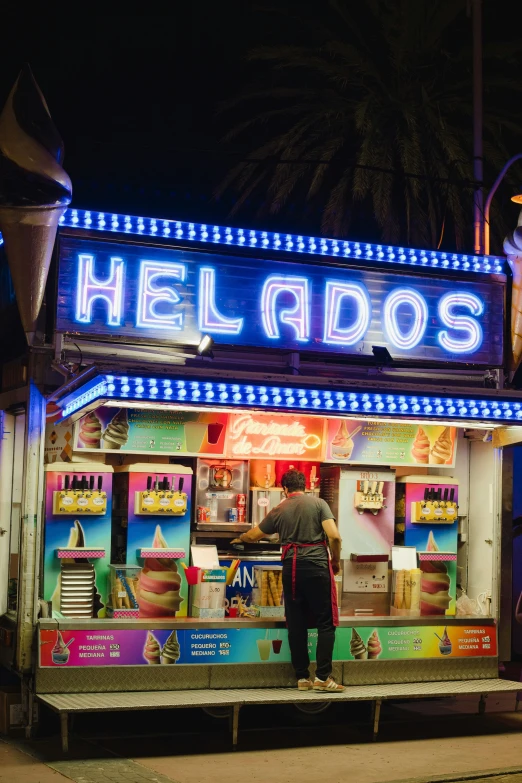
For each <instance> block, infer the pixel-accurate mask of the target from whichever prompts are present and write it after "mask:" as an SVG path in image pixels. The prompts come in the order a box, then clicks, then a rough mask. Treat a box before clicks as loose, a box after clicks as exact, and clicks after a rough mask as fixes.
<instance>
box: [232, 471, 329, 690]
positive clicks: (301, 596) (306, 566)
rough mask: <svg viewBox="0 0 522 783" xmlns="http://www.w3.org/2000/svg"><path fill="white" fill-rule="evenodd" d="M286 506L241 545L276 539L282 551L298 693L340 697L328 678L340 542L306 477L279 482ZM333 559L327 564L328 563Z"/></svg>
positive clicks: (296, 473)
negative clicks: (311, 641) (311, 644)
mask: <svg viewBox="0 0 522 783" xmlns="http://www.w3.org/2000/svg"><path fill="white" fill-rule="evenodd" d="M281 484H282V486H283V491H284V493H285V500H283V501H282V503H280V504H279V505H278V506H276V508H274V509H272V511H270V513H268V514H267V516H266V517H265V518H264V520H263V521H262V522H261V524H260V525H258V526H257V527H255V528H253V529H252V530H249V531H248V532H247V533H243V534H242V535H241V536H240V538H239V539H238V540H239V541H242V542H244V543H253V542H255V541H259V540H260V539H261V538H263V536H265V535H272V534H273V533H278V535H279V540H280V542H281V544H282V548H283V554H282V558H283V592H284V597H285V614H286V624H287V627H288V642H289V644H290V652H291V655H292V665H293V667H294V669H295V673H296V675H297V687H298V689H299V690H302V691H308V690H315V691H321V692H323V693H324V692H326V693H339V692H341V691H343V690H344V687H343V686H342V685H338V684H337V683H336V682H335V680H334V679H333V678H332V658H333V648H334V642H335V628H336V626H337V625H338V624H339V612H338V608H337V591H336V586H335V581H334V575H335V574H338V573H339V571H340V568H341V566H340V560H341V537H340V535H339V531H338V529H337V525H336V524H335V520H334V517H333V514H332V512H331V510H330V507H329V506H328V504H327V503H326V502H325V501H324V500H321V499H320V498H317V497H315V495H306V494H305V488H306V479H305V475H304V473H301V472H300V471H298V470H289V471H288V472H287V473H285V474H284V475H283V478H282V480H281ZM330 554H331V558H330ZM309 625H311V627H317V668H316V676H315V680H314V681H312V680H311V679H310V671H309V665H310V659H309V657H308V627H309Z"/></svg>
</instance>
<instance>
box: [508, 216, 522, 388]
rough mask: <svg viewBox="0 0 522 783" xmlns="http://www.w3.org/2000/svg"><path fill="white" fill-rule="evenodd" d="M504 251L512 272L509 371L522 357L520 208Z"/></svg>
mask: <svg viewBox="0 0 522 783" xmlns="http://www.w3.org/2000/svg"><path fill="white" fill-rule="evenodd" d="M504 253H505V254H506V255H507V260H508V264H509V266H510V267H511V272H512V274H513V287H512V296H511V371H512V372H513V373H514V372H516V370H517V368H518V366H519V364H520V360H521V359H522V210H521V212H520V215H519V217H518V224H517V228H516V229H515V230H514V231H513V233H512V234H510V235H509V236H507V237H506V238H505V240H504Z"/></svg>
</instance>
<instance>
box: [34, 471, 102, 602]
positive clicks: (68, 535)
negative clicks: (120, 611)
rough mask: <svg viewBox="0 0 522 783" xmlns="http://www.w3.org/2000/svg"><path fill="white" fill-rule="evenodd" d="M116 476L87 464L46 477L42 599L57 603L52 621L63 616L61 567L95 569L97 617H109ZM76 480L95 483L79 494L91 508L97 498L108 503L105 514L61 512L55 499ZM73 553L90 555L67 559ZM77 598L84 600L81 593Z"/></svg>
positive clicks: (47, 472)
mask: <svg viewBox="0 0 522 783" xmlns="http://www.w3.org/2000/svg"><path fill="white" fill-rule="evenodd" d="M52 467H54V466H52ZM112 475H113V474H112V468H109V467H106V466H104V465H96V464H94V465H89V464H88V463H85V464H83V465H72V464H71V465H70V466H69V468H67V467H66V466H65V465H64V468H63V470H59V471H57V470H51V469H49V468H48V469H47V471H46V474H45V540H44V570H43V580H44V583H43V594H44V599H45V600H46V601H51V603H52V612H53V617H61V616H63V613H62V609H63V607H62V576H63V569H62V564H65V565H72V564H76V565H78V566H80V565H81V564H87V563H92V565H93V568H94V587H93V589H92V592H91V596H92V605H93V609H92V616H93V617H105V614H106V606H107V584H108V572H109V569H108V565H109V563H110V558H111V514H112ZM73 477H76V480H77V481H78V482H81V481H82V480H83V479H84V480H85V482H86V483H87V485H88V486H91V482H92V485H93V487H94V489H92V490H86V491H84V492H82V491H80V490H79V496H80V498H81V500H83V498H84V497H85V498H86V500H85V501H84V502H85V505H86V506H87V505H89V504H90V501H91V500H92V501H94V503H96V500H97V497H98V496H99V497H100V498H105V506H103V505H102V506H101V508H102V509H104V510H103V513H100V514H98V513H95V514H90V513H79V512H78V511H77V510H76V511H73V512H71V513H68V512H67V506H65V507H64V508H65V510H64V511H60V508H59V507H58V508H57V507H56V505H55V499H56V496H57V495H59V494H60V493H61V492H62V491H63V490H64V488H65V486H66V483H67V484H71V485H72V482H73ZM73 486H74V485H73ZM72 492H73V490H71V494H72ZM78 505H79V504H78ZM70 547H73V548H75V547H79V548H82V549H84V550H85V551H84V552H82V553H81V555H80V553H75V554H76V557H74V558H73V557H72V556H71V557H70V558H66V557H65V558H64V556H63V555H64V550H67V549H68V548H70ZM59 553H60V557H59V556H58V555H59ZM84 589H85V588H84ZM75 595H76V598H78V600H80V598H79V597H78V595H77V593H76V594H75ZM91 596H88V598H90V597H91Z"/></svg>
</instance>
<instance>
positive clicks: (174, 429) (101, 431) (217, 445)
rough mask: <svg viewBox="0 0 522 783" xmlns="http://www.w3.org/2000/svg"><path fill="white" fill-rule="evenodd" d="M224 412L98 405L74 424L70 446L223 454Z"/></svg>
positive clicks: (225, 416) (170, 453)
mask: <svg viewBox="0 0 522 783" xmlns="http://www.w3.org/2000/svg"><path fill="white" fill-rule="evenodd" d="M227 422H228V413H216V412H209V413H206V412H205V413H199V412H197V411H194V412H192V411H172V410H163V409H161V408H158V409H149V408H124V407H122V408H117V407H112V406H108V405H102V406H101V407H100V408H97V409H96V410H95V411H91V412H90V413H88V414H87V415H86V416H83V418H81V419H80V421H79V422H78V423H77V424H76V428H75V438H74V450H75V451H82V452H83V451H85V452H87V451H95V452H100V451H101V452H114V451H122V452H127V453H131V454H169V455H175V454H179V455H180V456H181V455H189V456H190V455H194V456H199V455H201V456H206V457H223V456H224V451H225V434H226V428H227Z"/></svg>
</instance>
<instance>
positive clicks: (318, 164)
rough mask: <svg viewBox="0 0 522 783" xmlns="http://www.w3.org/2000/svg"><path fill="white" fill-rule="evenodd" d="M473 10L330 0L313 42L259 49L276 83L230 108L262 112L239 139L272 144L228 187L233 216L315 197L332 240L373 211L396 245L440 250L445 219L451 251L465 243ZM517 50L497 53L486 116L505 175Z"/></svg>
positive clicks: (253, 155) (491, 145)
mask: <svg viewBox="0 0 522 783" xmlns="http://www.w3.org/2000/svg"><path fill="white" fill-rule="evenodd" d="M465 7H466V3H465V0H359V2H357V3H356V2H355V1H354V0H329V2H328V3H324V5H323V3H318V4H317V6H316V8H317V9H318V17H317V18H316V19H311V20H310V21H311V22H312V24H313V26H314V32H313V43H312V44H311V45H310V44H307V45H275V46H263V47H260V48H258V49H256V50H254V51H253V52H251V53H250V55H249V56H250V58H251V59H252V60H254V61H256V62H257V63H260V64H262V65H264V66H269V67H270V68H271V70H272V73H271V74H270V76H271V78H272V80H273V79H274V78H275V79H276V80H277V84H276V86H274V87H272V88H270V89H260V90H255V91H252V92H249V93H248V94H246V95H243V96H239V98H237V99H234V100H233V101H230V102H229V103H228V104H227V105H226V106H225V107H224V108H225V109H226V110H230V109H233V108H236V109H237V107H241V109H242V111H243V112H244V111H245V108H246V107H247V105H248V104H251V106H252V108H251V110H250V113H248V110H247V113H246V118H244V119H242V121H241V122H240V123H239V124H237V125H236V126H235V127H234V128H233V129H232V130H231V131H230V132H229V133H228V134H227V136H226V139H227V140H231V139H234V138H236V137H239V138H241V137H242V136H243V137H244V136H246V135H247V134H250V136H251V137H252V136H253V137H258V139H259V143H257V144H255V148H254V149H252V151H251V152H250V153H249V154H248V155H247V156H246V158H245V159H244V160H242V161H241V162H240V163H239V164H238V165H236V166H235V167H234V168H233V169H232V170H231V171H230V172H229V174H228V176H227V177H226V178H225V180H224V181H223V183H222V184H221V186H220V187H219V189H218V191H217V193H218V194H221V193H222V192H223V191H225V190H226V189H230V188H232V189H235V190H236V191H237V193H238V197H237V201H236V203H235V206H234V208H233V213H235V212H237V211H239V210H240V209H241V208H242V207H243V205H244V204H245V202H246V201H247V200H249V199H251V198H255V197H261V207H260V209H259V214H262V213H263V212H268V213H277V212H279V211H280V210H282V209H283V207H284V206H285V205H286V204H287V202H288V201H289V199H290V198H292V200H293V201H294V202H295V201H296V200H297V201H299V199H301V198H304V199H307V200H312V201H313V202H314V203H315V204H317V205H319V206H320V208H321V210H322V231H323V232H324V233H326V234H331V235H335V236H340V235H344V234H346V232H347V231H348V228H349V227H350V224H351V223H353V216H354V212H355V214H357V212H359V213H360V212H361V210H362V209H364V210H365V211H366V214H370V215H373V218H372V219H373V220H374V222H375V224H376V229H377V232H378V233H379V235H380V237H381V239H382V240H383V241H386V242H392V243H399V242H404V243H407V244H415V245H418V246H428V247H436V246H438V245H440V242H441V240H442V233H441V232H443V230H444V225H445V224H446V225H447V231H446V235H447V236H448V234H452V235H453V236H452V237H448V239H451V244H453V245H455V244H456V246H457V247H462V245H463V244H464V241H465V237H466V231H467V229H468V228H469V227H470V225H471V216H472V199H473V182H472V151H471V146H472V103H471V96H472V85H471V52H470V46H471V33H470V31H469V24H468V22H467V20H466V17H465ZM325 9H327V13H326V10H325ZM325 16H328V17H329V18H328V22H329V24H328V25H327V26H326V27H324V26H323V24H322V21H321V20H322V19H323V18H324V17H325ZM463 32H464V34H465V35H467V36H468V43H467V45H463ZM512 48H513V51H516V49H517V47H512ZM510 56H511V52H507V47H506V46H503V47H502V48H500V47H496V48H495V47H489V49H488V47H487V46H486V47H485V58H486V59H487V60H488V62H489V61H490V60H491V62H494V68H493V67H492V68H491V69H490V70H488V69H487V67H486V74H487V76H488V79H489V80H488V82H487V86H488V89H489V93H490V94H489V95H486V106H487V113H486V115H485V117H484V137H485V139H484V149H485V164H486V166H488V165H489V166H490V167H491V171H492V172H496V171H498V169H499V167H500V166H501V165H502V163H503V161H504V160H505V159H506V157H507V150H506V149H505V146H506V145H505V143H504V140H503V134H504V133H505V132H506V131H507V132H508V133H511V132H513V133H516V134H520V129H519V128H517V127H516V126H515V125H514V123H513V124H510V123H509V122H507V121H506V119H505V118H503V117H502V116H501V112H500V110H499V109H498V108H496V106H499V105H500V98H502V97H504V96H505V95H506V91H507V90H516V91H517V92H515V94H520V92H519V90H520V87H519V85H518V84H516V83H515V80H512V79H509V78H507V77H506V76H505V75H504V74H503V72H502V68H503V65H502V64H503V63H504V65H507V64H508V62H507V60H508V57H510ZM499 64H500V68H499ZM488 98H489V101H488ZM358 202H360V204H358Z"/></svg>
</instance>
